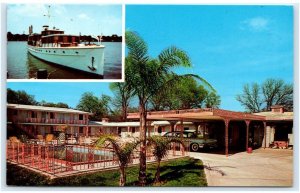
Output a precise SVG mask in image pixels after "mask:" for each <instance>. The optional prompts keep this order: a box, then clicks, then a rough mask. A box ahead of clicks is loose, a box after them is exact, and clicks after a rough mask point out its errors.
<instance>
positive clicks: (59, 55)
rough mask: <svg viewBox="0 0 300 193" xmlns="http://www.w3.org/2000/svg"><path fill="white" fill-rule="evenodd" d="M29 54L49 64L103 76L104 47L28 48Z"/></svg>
mask: <svg viewBox="0 0 300 193" xmlns="http://www.w3.org/2000/svg"><path fill="white" fill-rule="evenodd" d="M28 52H29V53H30V54H32V55H33V56H35V57H37V58H39V59H41V60H44V61H47V62H51V63H54V64H58V65H61V66H65V67H69V68H73V69H76V70H80V71H84V72H88V73H92V74H96V75H99V76H103V72H104V46H83V47H66V48H62V47H35V46H28Z"/></svg>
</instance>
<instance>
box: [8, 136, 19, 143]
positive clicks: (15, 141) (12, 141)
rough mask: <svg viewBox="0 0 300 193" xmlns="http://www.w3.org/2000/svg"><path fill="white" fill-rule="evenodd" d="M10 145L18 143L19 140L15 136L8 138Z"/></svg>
mask: <svg viewBox="0 0 300 193" xmlns="http://www.w3.org/2000/svg"><path fill="white" fill-rule="evenodd" d="M8 140H9V141H10V142H11V143H20V140H19V139H18V138H17V137H16V136H12V137H9V139H8Z"/></svg>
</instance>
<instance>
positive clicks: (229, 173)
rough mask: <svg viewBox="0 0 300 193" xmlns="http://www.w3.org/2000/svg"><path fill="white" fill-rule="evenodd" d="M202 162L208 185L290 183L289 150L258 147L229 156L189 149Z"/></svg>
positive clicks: (290, 156) (290, 158)
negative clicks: (251, 150)
mask: <svg viewBox="0 0 300 193" xmlns="http://www.w3.org/2000/svg"><path fill="white" fill-rule="evenodd" d="M190 156H191V157H194V158H198V159H201V160H202V161H203V163H204V165H205V174H206V178H207V183H208V186H292V185H293V151H292V150H286V149H258V150H254V151H253V153H251V154H248V153H246V152H240V153H237V154H233V155H231V156H229V157H226V156H225V155H219V154H210V153H195V152H191V153H190Z"/></svg>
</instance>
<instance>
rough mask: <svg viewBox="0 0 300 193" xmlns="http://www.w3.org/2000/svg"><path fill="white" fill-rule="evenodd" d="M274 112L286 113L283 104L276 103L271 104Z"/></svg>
mask: <svg viewBox="0 0 300 193" xmlns="http://www.w3.org/2000/svg"><path fill="white" fill-rule="evenodd" d="M271 111H272V113H284V109H283V106H282V105H274V106H271Z"/></svg>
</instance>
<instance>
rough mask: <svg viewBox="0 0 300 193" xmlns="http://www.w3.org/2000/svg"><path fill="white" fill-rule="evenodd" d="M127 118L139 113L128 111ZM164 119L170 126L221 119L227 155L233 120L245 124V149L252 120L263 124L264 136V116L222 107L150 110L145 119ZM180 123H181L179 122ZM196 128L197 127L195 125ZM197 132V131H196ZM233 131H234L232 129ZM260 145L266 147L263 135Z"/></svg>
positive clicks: (137, 116)
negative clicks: (230, 127) (184, 122)
mask: <svg viewBox="0 0 300 193" xmlns="http://www.w3.org/2000/svg"><path fill="white" fill-rule="evenodd" d="M127 118H128V119H132V120H139V119H140V117H139V113H129V114H128V116H127ZM157 120H165V121H169V122H170V124H171V125H172V127H173V126H174V123H176V122H177V121H180V122H181V123H183V121H191V122H193V123H194V124H196V125H197V124H200V123H201V122H202V123H203V122H211V121H222V122H224V125H225V131H224V138H225V140H224V145H225V152H224V153H225V155H226V156H228V148H229V137H228V135H229V126H230V124H232V123H233V122H235V121H239V122H244V123H245V125H246V132H244V133H245V136H244V137H245V140H244V141H245V142H244V143H245V146H244V147H245V150H247V149H248V142H249V126H250V124H251V123H252V122H260V123H261V124H262V125H263V136H266V118H265V116H260V115H253V114H250V113H242V112H234V111H228V110H222V109H214V108H203V109H186V110H172V111H152V112H148V113H147V121H157ZM181 125H182V124H181ZM196 128H198V127H196ZM180 129H181V132H183V127H182V126H181V128H180ZM196 132H197V131H196ZM232 132H234V131H232ZM262 147H266V140H265V137H264V139H263V142H262Z"/></svg>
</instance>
